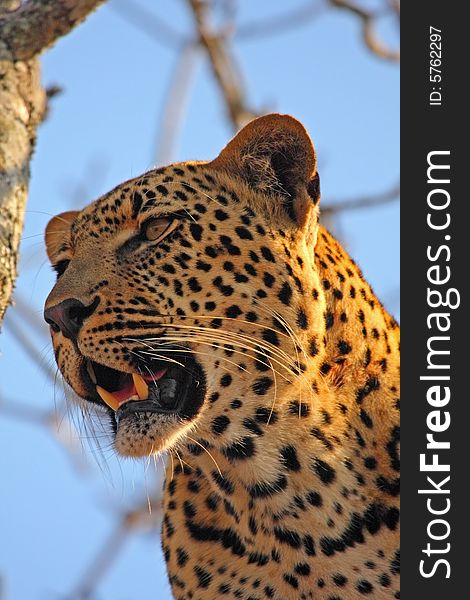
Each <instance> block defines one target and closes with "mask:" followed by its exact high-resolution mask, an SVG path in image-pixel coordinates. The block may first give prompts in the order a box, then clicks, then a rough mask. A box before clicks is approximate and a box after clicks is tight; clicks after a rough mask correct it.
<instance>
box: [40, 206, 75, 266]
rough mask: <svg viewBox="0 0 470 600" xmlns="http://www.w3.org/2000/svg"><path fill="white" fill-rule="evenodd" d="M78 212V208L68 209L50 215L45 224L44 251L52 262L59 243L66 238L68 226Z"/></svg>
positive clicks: (57, 251)
mask: <svg viewBox="0 0 470 600" xmlns="http://www.w3.org/2000/svg"><path fill="white" fill-rule="evenodd" d="M78 214H79V211H78V210H69V211H67V212H63V213H60V215H56V216H55V217H52V219H51V220H50V221H49V223H48V224H47V227H46V234H45V240H46V251H47V256H48V257H49V260H50V261H51V262H52V263H54V262H55V258H56V256H57V254H58V253H59V249H60V247H61V245H62V244H63V243H64V242H65V241H66V240H67V239H68V236H69V233H70V227H71V226H72V222H73V221H74V220H75V218H76V216H77V215H78Z"/></svg>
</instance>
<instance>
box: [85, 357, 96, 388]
mask: <svg viewBox="0 0 470 600" xmlns="http://www.w3.org/2000/svg"><path fill="white" fill-rule="evenodd" d="M86 370H87V373H88V375H89V377H90V379H91V380H92V382H93V383H94V384H95V385H96V384H97V383H98V380H97V379H96V373H95V370H94V368H93V365H92V364H91V361H89V360H87V361H86Z"/></svg>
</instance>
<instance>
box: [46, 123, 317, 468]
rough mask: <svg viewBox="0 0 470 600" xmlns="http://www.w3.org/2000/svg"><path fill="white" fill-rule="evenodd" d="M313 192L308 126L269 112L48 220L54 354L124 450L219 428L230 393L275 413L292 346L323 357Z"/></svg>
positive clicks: (301, 370)
mask: <svg viewBox="0 0 470 600" xmlns="http://www.w3.org/2000/svg"><path fill="white" fill-rule="evenodd" d="M318 200H319V179H318V175H317V172H316V164H315V152H314V149H313V146H312V143H311V141H310V138H309V136H308V134H307V132H306V131H305V129H304V127H303V126H302V125H301V124H300V123H299V122H298V121H296V120H295V119H293V118H292V117H289V116H285V115H276V114H273V115H268V116H265V117H261V118H259V119H256V120H254V121H252V122H251V123H249V124H248V125H247V126H246V127H245V128H244V129H242V130H241V131H240V132H239V133H238V134H237V135H236V137H235V138H234V139H233V140H232V141H231V142H229V144H228V145H227V146H226V147H225V148H224V149H223V150H222V152H221V153H220V155H219V156H218V157H217V158H216V159H215V160H213V161H210V162H186V163H178V164H174V165H170V166H168V167H165V168H159V169H154V170H151V171H149V172H147V173H145V174H143V175H142V176H140V177H137V178H135V179H132V180H129V181H127V182H125V183H122V184H121V185H119V186H117V187H116V188H115V189H114V190H112V191H111V192H109V193H107V194H106V195H104V196H103V197H101V198H99V199H98V200H96V201H95V202H93V203H92V204H90V205H88V206H87V207H85V208H84V209H83V210H81V211H72V212H66V213H62V214H60V215H58V216H56V217H54V218H53V219H52V220H51V221H50V222H49V224H48V226H47V230H46V246H47V252H48V256H49V259H50V261H51V263H52V265H53V266H54V269H55V270H56V272H57V282H56V284H55V285H54V287H53V289H52V291H51V293H50V294H49V297H48V298H47V301H46V304H45V313H44V314H45V319H46V321H47V323H48V324H49V325H50V332H51V336H52V343H53V346H54V351H55V357H56V361H57V364H58V366H59V368H60V371H61V372H62V375H63V376H64V378H65V380H66V381H67V383H68V384H69V385H70V386H71V387H72V388H73V390H74V391H75V392H76V394H77V395H78V396H79V397H80V398H81V399H83V400H84V401H85V402H87V403H92V404H94V405H96V406H97V407H100V408H101V409H102V410H103V411H104V412H107V413H108V414H109V416H110V418H111V421H112V424H113V430H114V436H115V447H116V449H117V451H118V452H119V453H121V454H123V455H128V456H143V455H149V454H151V453H157V452H160V451H162V450H165V449H166V448H169V447H171V446H172V445H174V444H178V443H180V442H181V441H182V440H185V439H193V438H191V436H196V437H197V440H201V439H202V440H203V443H205V444H217V443H218V439H220V435H221V433H222V432H224V431H225V430H226V429H227V423H228V422H230V418H229V416H227V415H228V411H229V410H230V407H231V406H234V405H235V404H237V403H245V404H248V405H250V406H252V408H253V410H256V411H258V412H259V414H261V415H263V414H264V415H268V414H269V411H270V407H271V406H272V402H273V394H274V395H275V394H276V393H277V395H278V397H279V398H282V396H283V394H284V395H285V394H286V393H287V392H288V391H289V390H292V389H293V387H295V386H298V385H300V382H301V381H303V380H304V379H305V371H306V370H308V369H309V368H311V365H310V363H309V362H308V361H306V360H305V359H304V358H303V357H302V356H300V355H301V354H302V352H301V348H305V347H307V348H312V349H314V350H315V351H314V352H313V351H312V352H311V355H310V359H311V360H316V361H318V360H321V358H320V355H321V340H322V337H323V335H324V330H325V324H324V311H325V306H324V300H322V296H321V294H320V295H319V293H318V290H319V289H320V288H321V285H320V282H319V278H318V275H317V273H316V271H315V265H314V259H313V248H314V246H315V241H316V236H317V231H318ZM307 363H308V364H307ZM240 418H241V417H240ZM196 430H197V433H194V431H196ZM238 431H239V430H238V428H237V426H236V423H235V424H234V426H233V427H232V428H231V430H230V435H231V436H232V437H233V439H237V436H238V437H239V433H238ZM197 440H196V442H197V443H201V442H200V441H197Z"/></svg>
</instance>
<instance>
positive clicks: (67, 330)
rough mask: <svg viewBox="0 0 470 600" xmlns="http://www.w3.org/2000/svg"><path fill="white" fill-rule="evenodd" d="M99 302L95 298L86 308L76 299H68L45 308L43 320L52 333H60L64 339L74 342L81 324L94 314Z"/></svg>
mask: <svg viewBox="0 0 470 600" xmlns="http://www.w3.org/2000/svg"><path fill="white" fill-rule="evenodd" d="M99 302H100V301H99V298H98V297H96V298H95V299H94V300H93V302H92V303H91V304H89V305H88V306H86V305H85V304H83V302H80V300H77V299H76V298H69V299H67V300H63V301H62V302H60V303H59V304H56V305H55V306H51V307H50V308H46V310H45V311H44V320H45V321H46V323H48V324H49V325H50V326H51V328H52V330H53V331H55V332H59V331H61V332H62V334H63V335H64V336H65V337H67V338H69V339H71V340H73V341H75V340H76V339H77V336H78V334H79V332H80V329H81V328H82V325H83V322H84V321H85V319H86V318H88V317H90V316H91V315H92V314H93V313H94V312H95V310H96V307H97V306H98V304H99Z"/></svg>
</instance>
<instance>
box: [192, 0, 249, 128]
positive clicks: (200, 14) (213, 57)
mask: <svg viewBox="0 0 470 600" xmlns="http://www.w3.org/2000/svg"><path fill="white" fill-rule="evenodd" d="M187 1H188V4H189V7H190V9H191V11H192V13H193V16H194V20H195V24H196V28H197V34H198V37H199V43H200V44H201V46H202V47H203V48H204V49H205V50H206V52H207V56H208V58H209V62H210V65H211V68H212V73H213V75H214V77H215V80H216V81H217V84H218V85H219V88H220V91H221V92H222V96H223V98H224V101H225V104H226V107H227V112H228V116H229V118H230V121H231V123H232V126H233V128H234V129H235V130H237V129H239V128H240V127H242V126H243V125H245V124H246V123H247V122H248V121H250V120H251V119H253V118H254V117H255V116H256V114H255V113H254V112H253V111H252V110H250V109H249V108H248V107H247V105H246V102H245V92H244V89H243V84H242V80H241V77H240V73H239V71H238V69H237V67H236V62H235V59H234V57H233V56H232V55H231V52H230V50H229V48H228V45H227V40H226V38H225V37H224V36H223V35H221V34H217V33H215V32H213V31H212V30H211V28H210V26H209V23H208V14H207V13H208V4H207V2H205V0H187Z"/></svg>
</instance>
